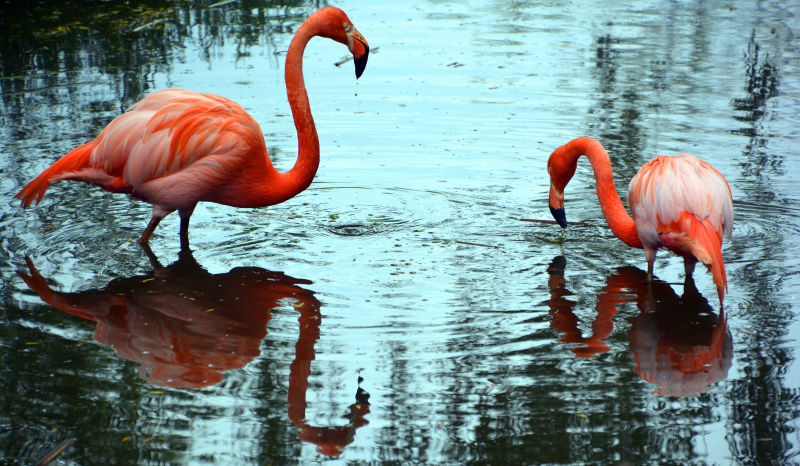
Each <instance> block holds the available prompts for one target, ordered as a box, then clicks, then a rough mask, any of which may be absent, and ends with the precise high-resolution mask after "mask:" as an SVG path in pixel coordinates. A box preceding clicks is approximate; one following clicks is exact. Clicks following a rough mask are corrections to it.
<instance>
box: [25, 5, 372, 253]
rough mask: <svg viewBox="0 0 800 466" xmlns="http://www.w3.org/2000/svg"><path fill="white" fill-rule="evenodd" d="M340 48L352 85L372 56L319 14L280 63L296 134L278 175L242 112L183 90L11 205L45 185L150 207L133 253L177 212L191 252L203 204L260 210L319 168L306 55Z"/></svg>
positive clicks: (346, 23)
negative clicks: (65, 183)
mask: <svg viewBox="0 0 800 466" xmlns="http://www.w3.org/2000/svg"><path fill="white" fill-rule="evenodd" d="M315 36H322V37H327V38H329V39H333V40H335V41H337V42H340V43H342V44H345V45H347V48H348V49H349V50H350V52H351V53H352V54H353V58H354V62H355V68H356V78H358V77H360V76H361V73H363V71H364V68H365V67H366V65H367V57H368V55H369V46H368V45H367V41H366V40H365V39H364V37H363V36H362V35H361V34H360V33H359V32H358V30H356V28H355V27H354V26H353V24H352V23H351V22H350V19H348V17H347V15H346V14H345V13H344V12H343V11H342V10H340V9H338V8H334V7H326V8H322V9H320V10H319V11H317V12H315V13H314V14H312V15H311V16H310V17H309V18H308V19H306V21H305V22H304V23H303V24H302V25H301V26H300V28H299V29H298V30H297V32H296V33H295V35H294V38H293V39H292V42H291V44H290V45H289V51H288V53H287V54H286V71H285V79H286V93H287V95H288V98H289V106H290V107H291V110H292V116H293V117H294V124H295V127H296V128H297V140H298V151H299V154H298V157H297V162H296V163H295V165H294V167H293V168H292V169H291V170H289V171H288V172H285V173H280V172H278V171H277V170H275V168H274V167H273V166H272V162H271V161H270V159H269V155H268V154H267V147H266V144H265V142H264V136H263V134H262V132H261V128H260V127H259V126H258V123H256V121H255V120H254V119H253V117H251V116H250V115H249V114H248V113H247V112H245V111H244V109H243V108H242V107H241V106H240V105H239V104H237V103H236V102H233V101H232V100H229V99H226V98H224V97H220V96H217V95H213V94H201V93H198V92H192V91H186V90H182V89H165V90H162V91H158V92H155V93H153V94H151V95H149V96H147V97H145V98H144V99H142V100H140V101H139V102H137V103H135V104H134V105H133V106H131V107H130V108H129V109H128V111H126V112H125V113H123V114H122V115H120V116H118V117H117V118H115V119H114V120H113V121H111V123H109V124H108V126H106V127H105V129H103V131H102V132H101V133H100V135H98V136H97V138H96V139H95V140H93V141H91V142H87V143H86V144H83V145H81V146H79V147H77V148H75V149H73V150H72V151H70V152H69V153H67V154H66V155H64V156H63V157H61V158H60V159H59V160H57V161H56V162H55V163H53V165H51V166H50V167H49V168H47V169H46V170H45V171H44V172H42V173H41V174H40V175H39V176H37V177H36V178H35V179H34V180H33V181H31V182H30V183H28V184H27V185H26V186H25V187H24V188H22V190H21V191H20V192H19V193H18V194H17V195H16V197H21V198H22V206H23V207H27V206H28V205H29V204H30V203H31V202H32V201H33V200H34V198H35V199H36V202H37V204H38V203H39V201H41V199H42V196H43V195H44V193H45V191H46V190H47V188H48V186H49V185H50V183H52V182H54V181H58V180H73V181H83V182H86V183H91V184H95V185H98V186H100V187H101V188H103V189H105V190H107V191H111V192H114V193H127V194H130V195H132V196H133V197H136V198H138V199H141V200H143V201H146V202H149V203H150V204H153V216H152V219H151V220H150V223H149V224H148V225H147V228H146V229H145V231H144V233H142V236H141V237H140V238H139V242H140V243H146V242H147V241H148V240H149V239H150V236H151V235H152V233H153V231H154V230H155V228H156V226H158V223H159V222H160V221H161V219H163V218H164V217H165V216H166V215H168V214H169V213H171V212H173V211H176V210H177V211H178V213H179V214H180V217H181V226H180V238H181V244H182V245H187V246H188V241H189V240H188V233H189V217H190V216H191V215H192V212H193V211H194V208H195V206H196V205H197V203H198V202H200V201H207V202H216V203H219V204H225V205H230V206H234V207H264V206H269V205H274V204H278V203H280V202H283V201H286V200H287V199H290V198H292V197H293V196H295V195H297V194H298V193H300V192H301V191H303V190H304V189H306V188H307V187H308V186H309V185H310V184H311V181H312V179H313V178H314V175H315V174H316V172H317V168H318V167H319V138H318V137H317V130H316V128H315V126H314V120H313V118H312V116H311V109H310V106H309V103H308V94H307V93H306V88H305V83H304V81H303V51H304V50H305V47H306V44H307V43H308V41H309V40H311V38H312V37H315Z"/></svg>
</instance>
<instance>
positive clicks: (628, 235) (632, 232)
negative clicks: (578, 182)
mask: <svg viewBox="0 0 800 466" xmlns="http://www.w3.org/2000/svg"><path fill="white" fill-rule="evenodd" d="M557 150H563V152H562V154H561V157H564V158H565V159H566V161H567V162H568V165H569V166H573V167H574V166H575V165H576V164H577V163H578V158H579V157H580V156H581V155H583V156H585V157H586V158H587V159H589V162H590V163H591V164H592V170H593V171H594V177H595V179H596V180H597V198H598V200H599V201H600V208H601V209H602V210H603V216H604V217H605V218H606V222H608V226H609V227H610V228H611V232H612V233H614V235H615V236H616V237H617V238H619V239H620V240H622V242H624V243H625V244H627V245H628V246H631V247H634V248H643V247H644V246H643V245H642V240H640V239H639V234H638V233H637V232H636V224H635V223H634V221H633V218H631V216H630V215H629V214H628V211H626V210H625V206H623V205H622V199H620V197H619V194H617V189H616V188H615V187H614V173H613V172H612V171H611V159H610V158H609V157H608V152H607V151H606V150H605V148H603V146H602V145H601V144H600V143H599V142H597V141H596V140H595V139H592V138H588V137H581V138H577V139H574V140H572V141H570V142H568V143H567V144H565V145H563V146H561V147H560V148H559V149H557Z"/></svg>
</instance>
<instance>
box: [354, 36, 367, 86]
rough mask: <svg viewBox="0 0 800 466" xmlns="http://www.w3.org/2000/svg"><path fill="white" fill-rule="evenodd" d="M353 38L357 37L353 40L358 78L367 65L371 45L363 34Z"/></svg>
mask: <svg viewBox="0 0 800 466" xmlns="http://www.w3.org/2000/svg"><path fill="white" fill-rule="evenodd" d="M353 39H355V41H354V42H353V62H354V63H355V64H356V79H358V78H360V77H361V74H362V73H363V72H364V69H365V68H366V67H367V58H368V57H369V45H367V41H366V40H364V38H363V37H361V35H354V36H353Z"/></svg>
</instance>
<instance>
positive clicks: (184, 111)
mask: <svg viewBox="0 0 800 466" xmlns="http://www.w3.org/2000/svg"><path fill="white" fill-rule="evenodd" d="M93 144H94V148H93V150H92V152H91V155H90V158H89V163H88V166H87V167H85V168H84V169H83V170H82V171H81V172H78V173H75V174H73V175H71V176H70V177H69V178H70V179H81V180H82V181H89V182H94V183H95V184H99V185H101V186H103V187H105V188H106V189H110V190H115V191H125V192H130V193H131V194H133V195H134V196H136V197H139V198H141V199H143V200H146V201H148V202H151V203H153V204H155V205H158V206H159V207H161V208H163V209H165V210H176V209H181V208H186V207H190V206H193V205H194V204H196V203H197V202H199V201H203V200H213V197H214V195H215V193H216V192H217V191H218V190H219V189H221V188H222V187H223V186H225V185H226V184H227V183H230V182H235V180H236V179H237V175H238V174H239V173H240V172H241V170H242V169H243V168H244V167H245V166H247V165H248V164H249V163H250V162H251V161H249V160H248V158H249V157H251V156H252V155H253V154H262V155H264V156H263V160H265V161H266V160H267V157H266V156H265V154H266V146H265V143H264V138H263V136H262V133H261V128H260V127H259V126H258V123H257V122H256V121H255V120H254V119H253V118H252V117H251V116H250V115H248V114H247V112H245V110H244V109H243V108H242V107H241V106H240V105H239V104H237V103H235V102H233V101H231V100H228V99H226V98H224V97H220V96H216V95H212V94H201V93H197V92H192V91H185V90H181V89H165V90H162V91H159V92H156V93H154V94H151V95H150V96H148V97H145V98H144V99H142V100H140V101H139V102H137V103H136V104H134V105H133V106H131V108H130V109H128V111H127V112H125V113H123V114H122V115H120V116H119V117H117V118H116V119H114V120H113V121H112V122H111V123H109V125H108V126H107V127H106V128H105V129H104V130H103V131H102V132H101V133H100V135H99V136H98V137H97V139H95V140H94V141H93ZM265 163H267V162H262V164H265Z"/></svg>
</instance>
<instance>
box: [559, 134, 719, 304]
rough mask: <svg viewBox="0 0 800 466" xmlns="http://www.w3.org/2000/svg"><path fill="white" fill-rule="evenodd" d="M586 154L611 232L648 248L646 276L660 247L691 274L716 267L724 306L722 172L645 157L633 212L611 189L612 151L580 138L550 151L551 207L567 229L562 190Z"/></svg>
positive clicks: (681, 160) (685, 159)
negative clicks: (699, 267)
mask: <svg viewBox="0 0 800 466" xmlns="http://www.w3.org/2000/svg"><path fill="white" fill-rule="evenodd" d="M582 155H583V156H586V158H588V159H589V162H591V164H592V169H593V170H594V175H595V178H596V180H597V197H598V199H599V200H600V207H601V208H602V210H603V215H604V216H605V218H606V221H607V222H608V226H609V227H611V232H612V233H614V235H616V237H617V238H619V239H621V240H622V241H623V242H624V243H625V244H627V245H628V246H631V247H634V248H643V249H644V253H645V257H646V259H647V278H648V280H649V281H652V279H653V263H654V262H655V260H656V251H657V250H658V249H660V248H665V249H668V250H670V251H672V252H674V253H675V254H678V255H679V256H682V257H683V258H684V267H685V271H686V278H687V279H688V278H690V277H691V276H692V273H693V272H694V267H695V265H696V264H697V262H698V261H699V262H702V263H703V264H705V265H706V266H707V268H708V269H709V270H710V271H711V274H712V277H713V280H714V284H715V285H716V287H717V294H718V295H719V302H720V306H722V302H723V297H724V295H725V291H726V290H727V286H728V285H727V278H726V276H725V263H724V262H723V259H722V241H723V237H725V238H728V239H730V236H731V231H732V230H733V196H732V194H731V189H730V187H729V186H728V182H727V181H726V180H725V177H724V176H722V174H721V173H720V172H718V171H717V170H716V169H715V168H714V167H712V166H711V165H710V164H709V163H707V162H704V161H702V160H700V159H698V158H696V157H694V156H692V155H689V154H681V155H678V156H673V157H670V156H659V157H656V158H655V159H653V160H651V161H650V162H647V163H646V164H644V165H643V166H642V168H641V169H639V172H638V173H637V174H636V176H634V177H633V179H632V180H631V183H630V186H629V187H628V206H629V207H630V209H631V212H632V213H633V218H631V216H630V215H628V212H627V211H626V210H625V207H624V206H623V205H622V200H621V199H620V197H619V195H618V194H617V190H616V188H615V187H614V174H613V173H612V171H611V160H610V159H609V157H608V152H606V150H605V148H603V146H602V145H601V144H600V143H599V142H598V141H597V140H595V139H592V138H588V137H580V138H577V139H573V140H572V141H570V142H568V143H567V144H564V145H563V146H561V147H559V148H558V149H556V150H555V151H553V153H552V154H551V155H550V159H549V160H548V162H547V172H548V173H549V174H550V199H549V202H550V212H551V213H552V214H553V218H555V219H556V221H557V222H558V224H559V225H561V226H562V227H563V228H566V226H567V217H566V214H565V213H564V188H565V187H566V186H567V183H569V180H570V179H571V178H572V176H573V175H574V174H575V169H576V168H577V166H578V158H579V157H580V156H582Z"/></svg>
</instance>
